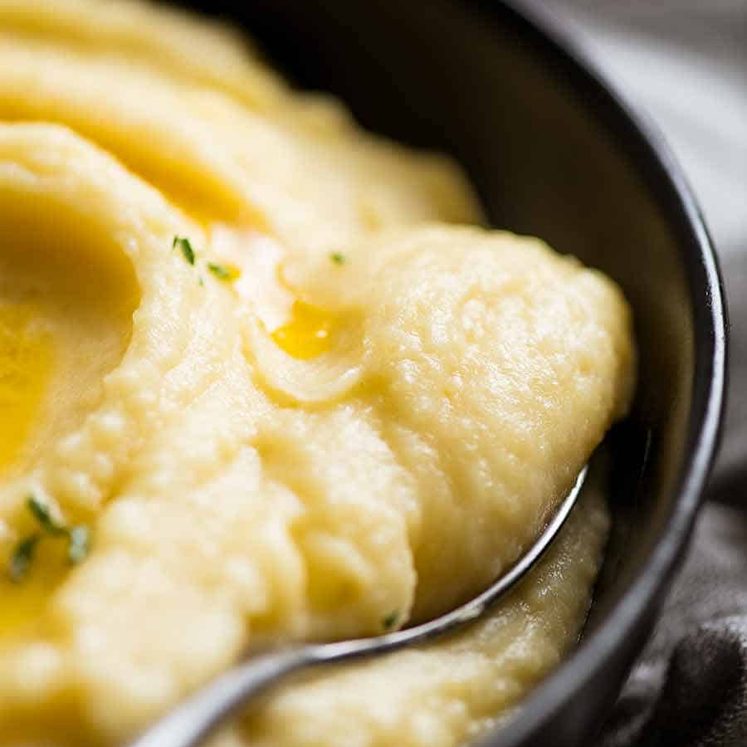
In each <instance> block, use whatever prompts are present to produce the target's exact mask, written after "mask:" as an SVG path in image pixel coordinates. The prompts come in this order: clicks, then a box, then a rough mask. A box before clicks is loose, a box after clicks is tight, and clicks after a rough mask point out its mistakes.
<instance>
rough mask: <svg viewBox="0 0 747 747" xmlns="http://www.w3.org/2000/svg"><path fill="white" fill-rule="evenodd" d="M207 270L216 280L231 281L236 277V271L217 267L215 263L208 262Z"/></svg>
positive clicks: (222, 266) (223, 266)
mask: <svg viewBox="0 0 747 747" xmlns="http://www.w3.org/2000/svg"><path fill="white" fill-rule="evenodd" d="M207 268H208V270H210V272H212V273H213V275H215V277H217V278H218V280H226V281H228V280H233V279H234V278H235V277H236V270H234V269H233V268H231V267H226V266H225V265H219V264H218V263H217V262H208V263H207Z"/></svg>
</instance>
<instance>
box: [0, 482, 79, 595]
mask: <svg viewBox="0 0 747 747" xmlns="http://www.w3.org/2000/svg"><path fill="white" fill-rule="evenodd" d="M26 507H27V508H28V510H29V512H30V513H31V515H32V516H33V517H34V518H35V519H36V521H37V523H38V524H39V526H40V527H41V530H42V531H41V532H34V533H33V534H29V535H28V536H26V537H24V538H23V539H21V540H20V541H19V542H18V544H17V545H16V548H15V550H14V551H13V554H12V555H11V557H10V567H9V570H8V572H9V574H10V578H11V579H12V580H13V581H20V580H21V579H22V578H23V577H24V576H25V575H26V573H27V572H28V570H29V567H30V566H31V563H32V562H33V560H34V555H35V553H36V548H37V545H38V544H39V542H41V540H42V539H44V537H45V536H47V537H64V538H65V539H66V540H67V557H68V559H69V560H70V562H71V563H73V564H77V563H80V562H81V561H82V560H85V558H86V556H87V555H88V552H89V550H90V548H91V532H90V530H89V529H88V527H86V526H83V525H82V524H81V525H78V526H74V527H72V528H71V527H69V526H67V525H66V524H64V523H63V522H61V521H58V520H57V519H56V518H55V517H54V516H53V515H52V511H51V510H50V507H49V506H48V505H47V504H46V503H44V501H42V500H41V499H40V498H38V497H37V496H35V495H30V496H29V497H28V498H27V499H26Z"/></svg>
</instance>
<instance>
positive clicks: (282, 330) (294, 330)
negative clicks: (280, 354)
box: [272, 301, 335, 360]
mask: <svg viewBox="0 0 747 747" xmlns="http://www.w3.org/2000/svg"><path fill="white" fill-rule="evenodd" d="M334 330H335V319H334V316H333V315H332V314H330V313H329V312H327V311H324V310H323V309H320V308H318V307H316V306H313V305H311V304H309V303H306V302H305V301H295V302H294V304H293V308H292V310H291V317H290V319H289V320H288V321H287V322H286V323H285V324H283V325H282V326H281V327H278V328H277V329H276V330H275V331H274V332H273V333H272V339H273V340H274V341H275V344H276V345H277V346H278V347H279V348H281V349H282V350H284V351H285V352H286V353H288V355H291V356H293V357H294V358H298V359H299V360H310V359H311V358H316V357H317V356H319V355H322V354H323V353H327V352H329V350H330V349H331V347H332V342H333V336H334Z"/></svg>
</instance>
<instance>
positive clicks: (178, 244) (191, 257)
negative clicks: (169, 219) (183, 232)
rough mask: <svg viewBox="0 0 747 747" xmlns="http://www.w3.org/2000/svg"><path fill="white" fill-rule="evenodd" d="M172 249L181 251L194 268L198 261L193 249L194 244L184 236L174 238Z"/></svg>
mask: <svg viewBox="0 0 747 747" xmlns="http://www.w3.org/2000/svg"><path fill="white" fill-rule="evenodd" d="M171 248H172V249H179V251H180V252H181V253H182V256H183V257H184V259H186V260H187V262H188V263H189V264H190V265H192V266H193V267H194V264H195V261H196V260H197V253H196V252H195V250H194V249H193V248H192V244H191V243H190V241H189V239H187V238H184V237H183V236H174V242H173V243H172V245H171Z"/></svg>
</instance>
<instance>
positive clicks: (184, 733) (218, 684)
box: [130, 646, 317, 747]
mask: <svg viewBox="0 0 747 747" xmlns="http://www.w3.org/2000/svg"><path fill="white" fill-rule="evenodd" d="M315 648H317V647H315V646H303V647H301V648H295V649H289V650H287V651H281V652H278V653H272V654H265V655H263V656H259V657H256V658H253V659H251V660H250V661H247V662H246V663H245V664H242V665H240V666H238V667H234V668H233V669H230V670H229V671H228V672H226V673H225V674H222V675H221V676H220V677H218V678H217V679H215V680H213V681H212V682H211V683H210V684H209V685H207V686H206V687H204V688H202V689H200V690H198V691H197V692H196V693H195V694H194V695H193V696H192V697H190V698H187V700H185V701H184V702H183V703H181V704H180V705H179V706H177V707H176V708H175V709H174V710H172V711H170V712H169V713H168V714H167V715H166V716H165V717H164V718H162V719H161V720H160V721H158V722H157V723H156V724H155V725H154V726H152V727H151V728H150V729H148V731H147V732H146V733H145V734H143V736H141V737H140V738H139V739H136V740H135V741H134V742H132V743H131V745H130V747H197V745H199V744H200V743H201V742H202V741H203V740H204V739H205V738H206V737H208V736H209V735H210V734H212V733H213V731H214V730H215V729H216V728H217V727H218V726H219V725H220V724H222V723H223V722H224V721H225V720H226V717H227V716H230V715H231V714H232V713H233V712H234V711H236V710H237V709H238V708H239V706H240V705H241V704H242V703H246V701H247V700H249V699H250V698H251V697H253V696H254V695H257V694H258V693H260V692H262V691H263V690H264V689H265V688H267V687H269V686H270V685H271V684H273V683H274V682H275V681H276V680H278V679H280V678H282V677H284V676H285V675H287V674H290V673H291V672H294V671H295V670H297V669H301V668H303V667H308V666H310V665H312V664H314V663H315V662H316V661H317V659H316V657H315V656H314V649H315Z"/></svg>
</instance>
